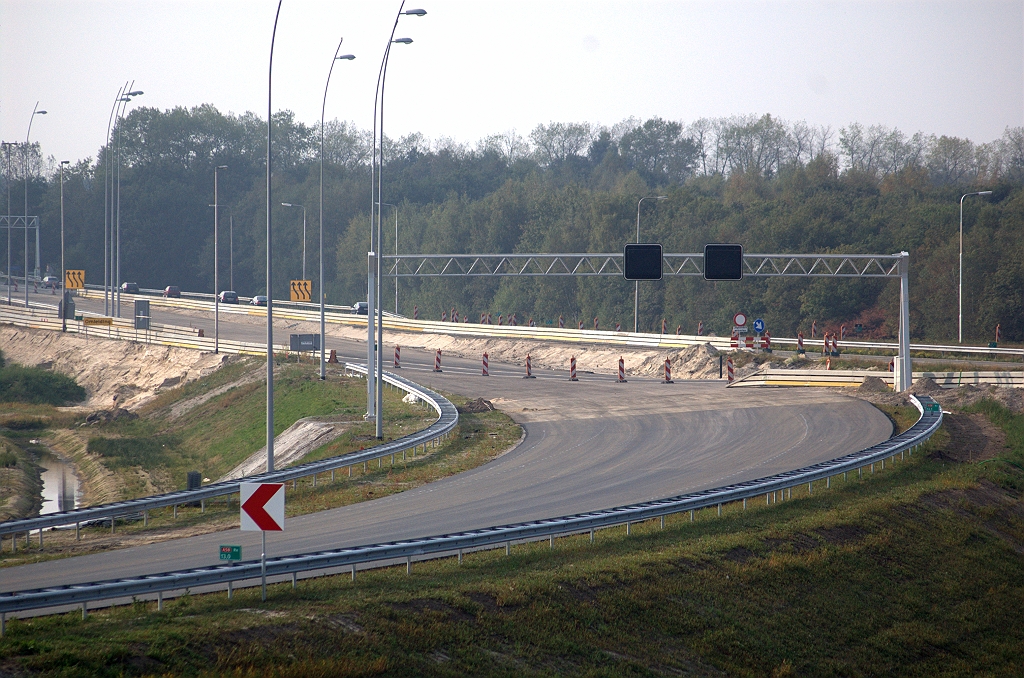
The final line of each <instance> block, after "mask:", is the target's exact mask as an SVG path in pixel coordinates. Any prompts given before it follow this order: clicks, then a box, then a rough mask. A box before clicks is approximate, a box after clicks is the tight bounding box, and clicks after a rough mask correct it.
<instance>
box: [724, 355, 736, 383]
mask: <svg viewBox="0 0 1024 678" xmlns="http://www.w3.org/2000/svg"><path fill="white" fill-rule="evenodd" d="M725 369H726V376H727V377H728V379H729V383H730V384H731V383H732V382H733V381H734V380H735V379H736V369H735V368H734V367H733V366H732V358H728V359H727V360H726V361H725Z"/></svg>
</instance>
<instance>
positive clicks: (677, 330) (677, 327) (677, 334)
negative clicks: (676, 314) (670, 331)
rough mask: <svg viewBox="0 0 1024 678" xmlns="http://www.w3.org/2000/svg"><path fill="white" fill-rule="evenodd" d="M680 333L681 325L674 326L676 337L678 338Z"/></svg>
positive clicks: (681, 331)
mask: <svg viewBox="0 0 1024 678" xmlns="http://www.w3.org/2000/svg"><path fill="white" fill-rule="evenodd" d="M682 333H683V326H682V325H676V336H677V337H678V336H679V335H680V334H682Z"/></svg>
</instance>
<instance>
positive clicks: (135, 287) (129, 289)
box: [121, 282, 139, 294]
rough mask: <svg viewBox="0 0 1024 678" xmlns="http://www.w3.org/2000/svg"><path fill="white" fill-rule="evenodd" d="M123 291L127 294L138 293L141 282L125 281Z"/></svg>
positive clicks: (122, 285) (122, 284) (122, 286)
mask: <svg viewBox="0 0 1024 678" xmlns="http://www.w3.org/2000/svg"><path fill="white" fill-rule="evenodd" d="M121 291H122V292H124V293H125V294H138V293H139V283H130V282H123V283H121Z"/></svg>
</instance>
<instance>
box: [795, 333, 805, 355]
mask: <svg viewBox="0 0 1024 678" xmlns="http://www.w3.org/2000/svg"><path fill="white" fill-rule="evenodd" d="M796 352H797V353H806V351H804V333H803V332H797V333H796Z"/></svg>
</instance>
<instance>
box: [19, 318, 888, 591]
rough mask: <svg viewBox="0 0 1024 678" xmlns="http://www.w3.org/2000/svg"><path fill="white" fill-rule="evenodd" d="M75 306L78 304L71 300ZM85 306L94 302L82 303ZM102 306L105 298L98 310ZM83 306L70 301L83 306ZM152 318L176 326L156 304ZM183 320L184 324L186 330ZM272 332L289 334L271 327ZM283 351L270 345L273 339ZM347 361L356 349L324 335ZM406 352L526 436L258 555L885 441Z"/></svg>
mask: <svg viewBox="0 0 1024 678" xmlns="http://www.w3.org/2000/svg"><path fill="white" fill-rule="evenodd" d="M82 301H86V300H82ZM87 303H89V304H91V303H93V302H87ZM100 304H102V300H100ZM83 306H85V304H84V303H83V304H81V305H80V307H83ZM154 311H155V312H156V313H155V315H157V314H159V315H158V317H157V318H155V320H156V321H157V322H165V323H167V322H174V321H173V320H172V319H173V318H179V320H178V321H177V322H181V318H185V319H187V318H188V316H185V315H180V314H177V313H174V314H171V313H166V314H165V313H164V312H161V311H159V310H158V309H156V308H154ZM221 321H222V327H221V335H222V337H226V338H232V339H242V340H250V341H251V340H257V341H258V340H260V338H261V337H262V336H263V335H261V334H260V333H261V332H265V330H263V329H262V328H261V327H260V326H259V325H252V324H249V323H248V322H246V321H245V320H244V319H241V320H240V319H238V318H237V317H236V318H232V316H231V315H230V314H226V315H222V317H221ZM184 324H186V325H187V324H188V323H187V322H185V323H184ZM281 331H282V332H287V328H285V327H281ZM279 341H280V340H279ZM328 347H329V348H336V349H338V350H339V353H340V354H341V355H343V356H345V357H348V358H350V359H353V360H358V359H359V358H360V357H363V356H365V344H362V345H360V343H358V342H351V341H345V340H342V339H338V338H331V339H330V340H329V342H328ZM432 361H433V355H432V354H430V353H427V352H424V351H412V350H407V351H404V352H403V369H402V373H403V375H404V376H406V377H407V378H410V379H412V380H413V381H416V382H419V383H422V384H424V385H426V386H429V387H431V388H434V389H439V390H442V391H448V392H455V393H460V394H464V395H466V396H470V397H483V398H486V399H488V400H491V401H492V402H493V403H494V404H495V405H496V406H497V407H499V408H500V409H502V410H503V411H505V412H507V413H508V414H509V415H510V416H512V417H513V418H514V419H515V420H516V421H517V422H519V423H520V424H521V425H522V426H523V427H524V429H525V431H526V439H525V441H524V442H523V444H522V445H520V446H519V447H518V448H516V449H515V450H513V451H512V452H510V453H508V454H506V455H504V456H502V457H500V458H498V459H497V460H495V461H493V462H491V463H489V464H487V465H485V466H483V467H480V468H478V469H475V470H473V471H469V472H466V473H463V474H460V475H458V476H454V477H451V478H448V479H445V480H442V481H439V482H437V483H433V484H431V485H427V486H424V487H421V488H417V489H414V490H410V491H407V492H404V493H401V494H397V495H392V496H389V497H386V498H382V499H378V500H374V501H369V502H363V503H360V504H355V505H352V506H347V507H343V508H339V509H333V510H330V511H324V512H321V513H317V514H312V515H307V516H301V517H296V518H291V519H289V520H288V522H287V524H286V529H285V531H284V532H283V533H278V534H273V533H272V534H270V535H269V536H268V540H267V541H268V555H271V556H276V555H285V554H289V553H304V552H310V551H316V550H323V549H330V548H338V547H342V546H352V545H358V544H367V543H377V542H384V541H393V540H399V539H404V538H410V537H416V536H426V535H434V534H443V533H450V532H457V531H463V530H471V529H475V528H480V527H486V526H490V525H496V524H504V523H514V522H521V521H526V520H533V519H540V518H545V517H552V516H557V515H563V514H570V513H578V512H584V511H588V510H595V509H602V508H608V507H612V506H617V505H623V504H629V503H635V502H640V501H646V500H651V499H656V498H661V497H667V496H671V495H675V494H679V493H683V492H689V491H694V490H699V489H704V488H710V487H715V486H719V485H723V484H726V483H731V482H738V481H742V480H747V479H752V478H756V477H760V476H765V475H770V474H772V473H776V472H779V471H783V470H788V469H792V468H797V467H800V466H803V465H806V464H811V463H815V462H818V461H822V460H826V459H831V458H834V457H837V456H840V455H843V454H846V453H848V452H852V451H855V450H859V449H862V448H865V447H868V446H871V445H873V444H875V443H878V442H880V441H882V440H884V439H886V438H887V437H889V435H890V434H891V432H892V428H891V424H890V422H889V420H888V419H887V418H886V417H885V416H884V415H883V414H881V413H880V412H879V411H878V410H876V409H875V408H874V407H872V406H871V405H869V404H868V403H865V402H863V401H860V400H857V399H854V398H849V397H846V396H842V395H838V394H834V393H825V392H821V391H817V390H815V391H811V390H804V389H771V390H760V389H742V390H739V389H737V390H726V389H725V384H724V382H721V381H704V382H697V381H693V382H683V381H680V382H677V383H675V384H662V383H660V382H659V381H657V380H654V379H640V378H630V380H629V382H628V383H625V384H619V383H616V382H615V381H614V379H613V378H611V377H608V376H603V375H589V374H581V375H580V381H579V382H569V381H568V380H567V378H566V375H565V374H564V373H558V372H547V371H537V372H536V374H537V375H538V378H536V379H523V378H522V371H521V368H519V367H518V366H507V365H496V364H492V370H491V373H492V376H491V377H488V378H484V377H482V376H479V375H480V373H479V363H477V361H475V360H458V359H453V358H446V359H445V363H444V366H443V368H444V372H442V373H434V372H432V371H431V370H430V369H429V368H430V367H431V366H432ZM226 542H229V543H236V544H241V545H242V546H243V553H244V554H245V555H246V556H247V558H249V557H252V556H253V555H256V554H258V553H259V534H258V533H255V532H240V531H235V530H232V531H229V532H226V533H225V532H221V533H215V534H209V535H203V536H197V537H189V538H187V539H182V540H176V541H170V542H163V543H157V544H149V545H145V546H140V547H135V548H131V549H126V550H123V551H117V552H108V553H98V554H93V555H87V556H81V557H76V558H68V559H63V560H57V561H50V562H44V563H38V564H33V565H25V566H20V567H14V568H5V569H3V570H2V582H3V583H2V585H0V588H2V590H3V591H13V590H24V589H29V588H37V587H41V586H49V585H56V584H68V583H74V582H83V581H92V580H96V579H106V578H111V577H118V576H128V575H137V574H143V573H151V572H160V571H167V570H172V569H180V568H187V567H195V566H200V565H209V564H213V563H216V562H218V549H217V547H218V545H219V544H221V543H226Z"/></svg>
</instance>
